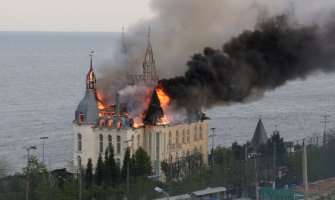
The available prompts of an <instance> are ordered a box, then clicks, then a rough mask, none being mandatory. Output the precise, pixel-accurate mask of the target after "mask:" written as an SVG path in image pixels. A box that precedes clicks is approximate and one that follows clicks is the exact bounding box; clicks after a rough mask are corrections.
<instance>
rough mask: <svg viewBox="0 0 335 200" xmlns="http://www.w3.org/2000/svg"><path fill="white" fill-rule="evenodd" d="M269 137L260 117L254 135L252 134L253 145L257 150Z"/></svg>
mask: <svg viewBox="0 0 335 200" xmlns="http://www.w3.org/2000/svg"><path fill="white" fill-rule="evenodd" d="M267 139H268V137H267V135H266V132H265V128H264V125H263V122H262V119H261V118H259V121H258V123H257V126H256V129H255V132H254V135H253V136H252V140H251V146H252V148H253V150H254V151H256V150H257V149H258V148H259V146H260V145H261V144H264V143H266V142H267Z"/></svg>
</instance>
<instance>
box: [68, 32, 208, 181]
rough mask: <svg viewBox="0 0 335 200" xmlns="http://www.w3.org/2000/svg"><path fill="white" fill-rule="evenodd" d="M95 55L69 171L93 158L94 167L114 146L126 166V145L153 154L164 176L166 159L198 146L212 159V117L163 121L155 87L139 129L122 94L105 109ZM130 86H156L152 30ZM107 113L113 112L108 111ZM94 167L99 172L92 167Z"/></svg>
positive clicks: (156, 170)
mask: <svg viewBox="0 0 335 200" xmlns="http://www.w3.org/2000/svg"><path fill="white" fill-rule="evenodd" d="M92 56H93V54H90V67H89V72H88V74H87V76H86V91H85V96H84V98H83V99H82V100H81V101H80V102H79V104H78V107H77V109H76V111H75V117H74V120H73V122H72V123H73V130H74V132H73V141H74V143H73V146H74V152H73V162H72V164H71V166H69V167H68V168H67V169H68V171H70V172H76V171H77V170H78V169H80V168H85V167H86V164H87V162H88V159H92V164H93V169H95V167H96V163H97V160H98V157H99V155H101V154H103V153H104V152H105V150H106V149H109V148H113V149H114V153H115V160H116V162H117V164H118V165H119V166H120V168H121V167H122V163H123V158H124V153H125V149H126V148H127V147H130V148H131V152H135V151H136V149H138V148H139V147H142V148H143V149H144V150H145V151H146V152H147V153H148V155H149V157H150V159H151V163H152V167H153V175H156V176H160V177H162V173H161V169H160V163H161V162H162V161H163V160H165V161H168V162H175V161H177V159H178V158H181V157H185V156H186V155H188V154H190V153H192V152H193V151H194V150H198V151H199V152H201V153H202V154H203V162H204V163H207V159H208V158H207V157H208V118H206V117H204V116H203V115H199V116H197V117H195V118H194V117H193V118H192V120H187V121H183V122H178V123H167V124H164V123H159V119H158V118H159V117H162V116H163V115H164V111H163V109H162V108H161V107H160V102H159V101H160V100H159V98H158V97H157V92H156V91H155V90H153V93H152V96H151V99H150V103H149V105H148V110H147V112H146V115H145V116H144V117H143V125H141V126H138V127H135V126H134V121H133V120H132V118H131V117H129V116H128V115H127V114H126V113H124V111H123V109H122V108H121V106H120V102H119V101H120V100H119V97H118V96H117V97H116V98H115V99H116V102H115V107H114V110H112V111H110V112H106V111H104V110H102V109H100V108H99V103H101V102H100V100H99V99H98V96H97V93H96V82H97V80H96V77H95V73H94V69H93V63H92ZM127 78H128V80H129V84H138V83H139V82H143V83H145V84H147V85H157V81H158V76H157V74H156V69H155V61H154V57H153V51H152V46H151V41H150V32H149V34H148V43H147V49H146V53H145V56H144V61H143V74H142V75H129V76H128V77H127ZM106 113H109V114H108V115H107V114H106ZM93 171H94V170H93Z"/></svg>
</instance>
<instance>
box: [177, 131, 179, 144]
mask: <svg viewBox="0 0 335 200" xmlns="http://www.w3.org/2000/svg"><path fill="white" fill-rule="evenodd" d="M178 143H179V132H178V131H176V144H178Z"/></svg>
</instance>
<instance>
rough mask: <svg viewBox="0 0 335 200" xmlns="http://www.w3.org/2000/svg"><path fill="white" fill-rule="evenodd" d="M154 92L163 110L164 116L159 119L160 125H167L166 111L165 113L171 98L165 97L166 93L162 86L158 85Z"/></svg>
mask: <svg viewBox="0 0 335 200" xmlns="http://www.w3.org/2000/svg"><path fill="white" fill-rule="evenodd" d="M156 92H157V96H158V98H159V102H160V103H161V106H162V108H163V111H164V116H163V117H162V118H161V120H162V123H161V124H162V125H165V124H168V123H169V122H170V120H169V119H168V117H167V115H166V111H167V107H168V106H169V105H170V103H171V97H169V95H167V93H166V92H165V90H164V87H163V85H162V84H159V85H158V86H157V87H156Z"/></svg>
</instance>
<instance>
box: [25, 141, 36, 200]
mask: <svg viewBox="0 0 335 200" xmlns="http://www.w3.org/2000/svg"><path fill="white" fill-rule="evenodd" d="M26 149H27V152H28V156H27V182H26V200H28V199H29V151H30V149H34V150H36V146H30V147H26Z"/></svg>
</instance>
